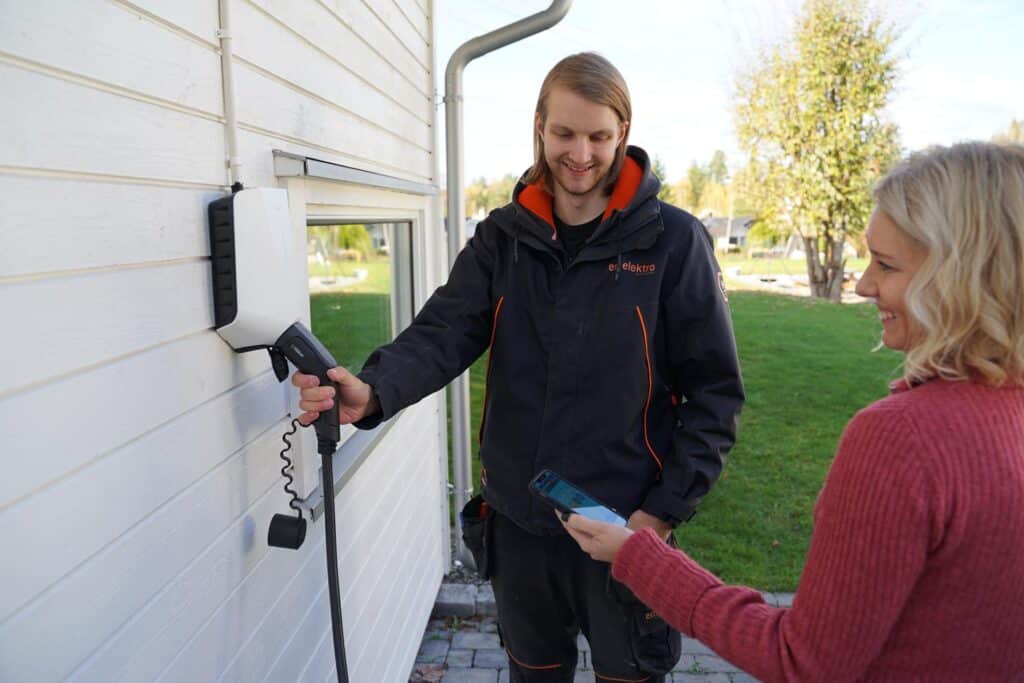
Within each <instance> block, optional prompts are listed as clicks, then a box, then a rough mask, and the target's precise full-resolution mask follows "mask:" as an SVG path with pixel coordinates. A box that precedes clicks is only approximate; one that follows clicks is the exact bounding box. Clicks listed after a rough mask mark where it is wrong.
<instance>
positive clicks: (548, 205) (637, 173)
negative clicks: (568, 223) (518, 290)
mask: <svg viewBox="0 0 1024 683" xmlns="http://www.w3.org/2000/svg"><path fill="white" fill-rule="evenodd" d="M634 149H635V148H634ZM644 171H645V169H644V168H643V167H642V166H641V165H640V163H639V162H637V161H636V160H635V159H633V157H632V156H630V155H629V154H627V155H626V158H625V159H624V160H623V164H622V170H621V171H619V178H618V180H616V181H615V188H614V189H613V190H612V194H611V196H610V197H609V198H608V206H607V207H606V208H605V210H604V215H602V216H601V220H602V222H603V221H606V220H608V217H609V216H611V215H612V213H613V212H614V211H622V210H623V209H625V208H626V207H627V206H629V203H630V202H631V201H632V200H633V198H634V197H635V196H636V195H637V190H639V189H640V184H641V182H642V181H643V179H644ZM516 201H517V202H518V203H519V205H520V206H522V207H523V208H524V209H526V210H527V211H529V212H530V213H532V214H533V215H535V216H537V217H538V218H540V219H541V220H542V221H544V222H545V223H547V224H548V225H549V226H550V227H551V229H552V230H554V229H555V217H554V205H555V202H554V197H552V196H551V193H550V192H548V191H547V189H546V188H545V187H544V186H543V185H542V184H541V183H539V182H536V183H532V184H530V185H526V186H525V187H523V188H522V190H521V191H520V192H519V193H518V195H517V196H516Z"/></svg>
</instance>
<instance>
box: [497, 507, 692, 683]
mask: <svg viewBox="0 0 1024 683" xmlns="http://www.w3.org/2000/svg"><path fill="white" fill-rule="evenodd" d="M552 514H553V513H552ZM492 524H493V527H492V531H491V536H490V537H491V542H492V546H491V553H492V554H491V559H492V562H493V564H492V566H491V572H490V573H491V584H492V585H493V587H494V598H495V602H496V603H497V608H498V627H499V629H500V635H501V638H502V644H503V646H504V647H505V650H506V652H507V653H508V658H509V667H510V671H509V673H510V681H511V683H556V682H557V683H563V682H565V683H568V682H571V681H572V680H573V674H574V672H575V669H576V663H577V660H578V657H579V655H578V652H577V648H576V638H577V635H578V634H579V633H580V631H581V630H582V632H583V635H584V636H585V637H586V639H587V642H589V643H590V656H591V659H592V665H593V669H594V674H595V680H597V681H605V680H611V681H637V682H639V681H644V682H645V683H662V681H664V680H665V676H664V674H665V673H667V672H669V671H671V670H672V667H674V666H675V664H676V662H678V661H679V652H680V649H681V639H680V635H679V632H678V631H676V630H674V629H672V628H671V627H670V626H668V625H667V624H666V623H665V622H664V621H663V620H662V619H661V618H660V617H658V616H657V615H656V614H655V613H654V612H652V611H650V610H649V609H648V608H647V607H646V606H645V605H643V604H642V603H641V602H639V601H638V600H637V599H636V598H635V597H634V596H633V594H632V593H631V592H630V591H629V589H627V588H626V587H625V586H624V585H622V584H620V583H619V582H617V581H615V580H614V579H612V578H611V576H610V571H609V570H610V565H609V564H607V563H605V562H598V561H596V560H592V559H591V558H590V556H588V555H587V554H586V553H584V552H583V551H582V550H580V547H579V546H578V545H577V544H576V542H575V541H573V540H572V538H571V537H570V536H568V535H558V536H539V535H536V534H531V533H529V532H527V531H525V530H523V529H521V528H520V527H519V526H517V525H516V524H515V523H514V522H512V521H511V520H509V519H508V518H507V517H505V516H504V515H501V514H495V516H494V519H493V521H492Z"/></svg>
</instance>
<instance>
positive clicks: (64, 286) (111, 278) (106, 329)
mask: <svg viewBox="0 0 1024 683" xmlns="http://www.w3.org/2000/svg"><path fill="white" fill-rule="evenodd" d="M210 288H211V284H210V264H209V262H208V261H194V262H192V261H188V262H183V263H171V264H166V265H161V266H157V267H150V268H126V269H121V270H111V271H100V272H94V273H92V272H90V273H83V274H81V275H75V276H72V277H62V278H49V279H44V280H27V281H22V282H14V283H10V284H2V285H0V310H2V311H4V315H5V318H6V321H7V323H8V324H10V325H11V329H16V330H23V331H26V332H27V333H26V334H23V335H20V336H16V337H14V338H13V339H10V340H9V341H8V343H7V347H8V349H9V350H10V352H11V353H13V354H14V355H13V357H14V358H18V359H20V360H19V362H18V363H15V364H13V365H12V366H11V367H10V368H9V369H8V370H7V371H6V372H4V373H3V375H2V376H0V396H3V394H5V393H7V392H10V391H13V390H16V389H22V388H28V387H29V386H31V385H34V384H36V383H39V382H43V381H47V380H52V379H55V378H57V377H60V376H63V375H66V374H69V373H74V372H79V371H81V370H82V369H83V368H88V367H91V366H94V365H100V364H104V363H111V362H115V361H118V360H120V359H122V358H124V357H126V356H129V355H131V354H133V353H138V352H140V351H143V350H145V349H148V348H152V347H155V346H159V345H161V344H165V343H167V342H170V341H173V340H176V339H181V338H183V337H187V336H189V335H192V334H195V333H197V332H201V331H203V330H207V329H210V328H212V327H213V301H212V295H211V289H210Z"/></svg>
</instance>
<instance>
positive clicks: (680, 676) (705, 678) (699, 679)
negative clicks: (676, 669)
mask: <svg viewBox="0 0 1024 683" xmlns="http://www.w3.org/2000/svg"><path fill="white" fill-rule="evenodd" d="M671 680H672V683H729V675H728V674H723V673H713V674H711V673H709V674H690V673H673V674H672V679H671Z"/></svg>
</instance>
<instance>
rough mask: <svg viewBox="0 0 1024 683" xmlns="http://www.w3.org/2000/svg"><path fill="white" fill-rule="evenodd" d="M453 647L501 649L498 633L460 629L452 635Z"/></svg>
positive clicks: (460, 648)
mask: <svg viewBox="0 0 1024 683" xmlns="http://www.w3.org/2000/svg"><path fill="white" fill-rule="evenodd" d="M452 647H453V648H457V649H459V650H499V649H501V644H500V643H499V642H498V634H497V633H480V632H479V631H459V632H458V633H456V634H455V635H454V636H453V637H452Z"/></svg>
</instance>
